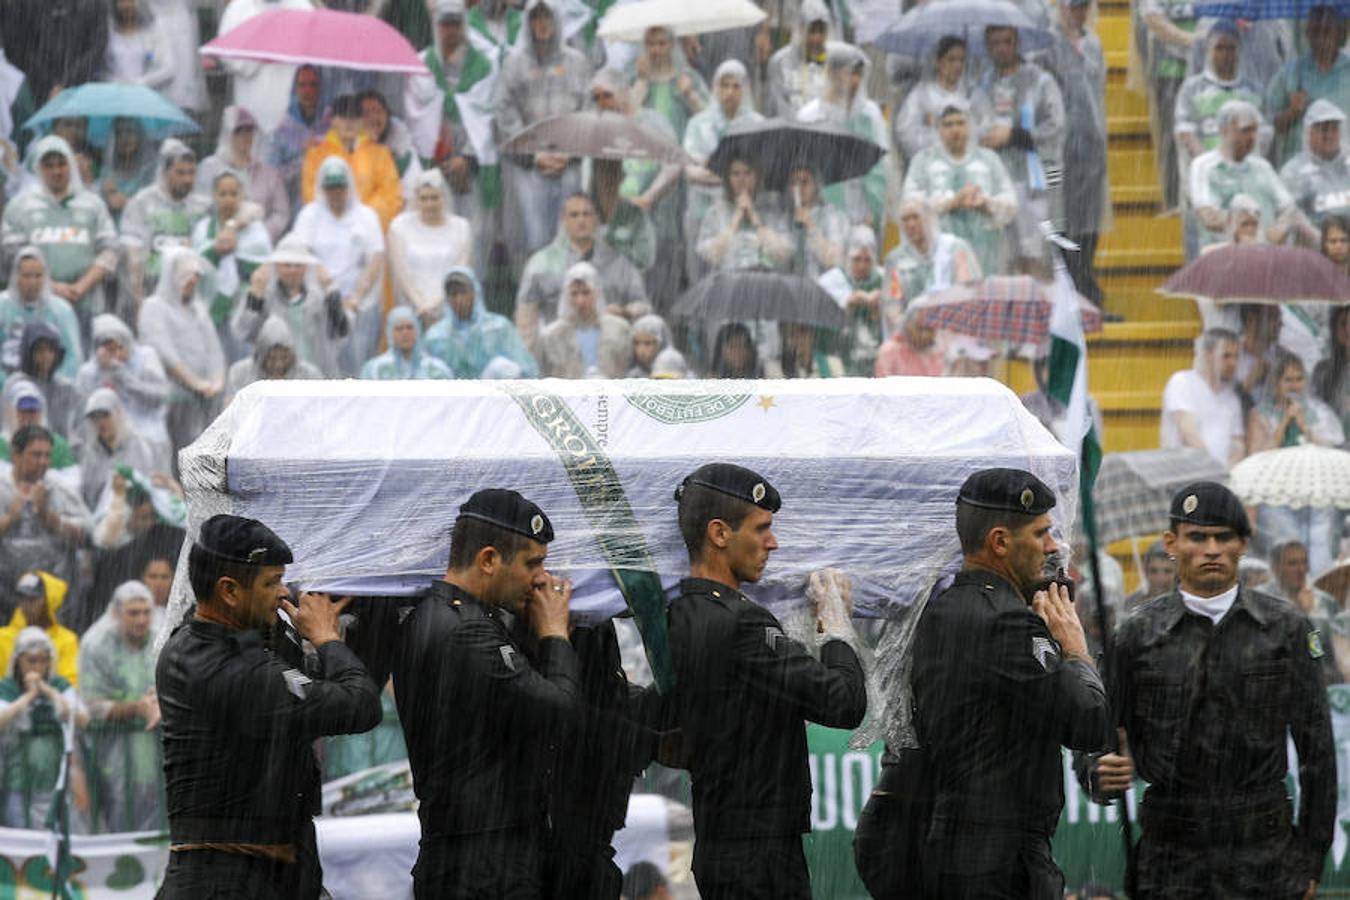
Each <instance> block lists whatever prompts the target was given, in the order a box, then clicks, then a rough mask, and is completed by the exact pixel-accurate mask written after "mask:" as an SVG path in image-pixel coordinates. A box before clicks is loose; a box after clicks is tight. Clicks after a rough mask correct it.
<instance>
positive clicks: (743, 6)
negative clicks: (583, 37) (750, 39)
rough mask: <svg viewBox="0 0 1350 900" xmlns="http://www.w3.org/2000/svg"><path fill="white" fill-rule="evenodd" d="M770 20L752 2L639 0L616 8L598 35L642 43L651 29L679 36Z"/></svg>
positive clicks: (606, 38) (605, 20) (610, 39)
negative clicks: (666, 30) (662, 30)
mask: <svg viewBox="0 0 1350 900" xmlns="http://www.w3.org/2000/svg"><path fill="white" fill-rule="evenodd" d="M767 17H768V14H767V13H765V12H764V10H762V9H760V8H759V7H758V6H756V5H755V4H754V3H752V2H750V0H638V2H636V3H621V4H619V5H617V6H612V7H610V9H609V12H607V13H605V15H604V18H602V19H601V20H600V27H599V29H598V31H597V34H599V35H600V37H602V38H604V39H605V40H607V41H640V40H642V38H643V35H645V34H646V33H647V29H648V28H669V29H671V30H672V31H674V32H675V34H676V36H678V37H685V36H687V35H691V34H706V33H708V32H710V31H728V30H730V29H732V28H746V27H749V26H751V25H758V24H759V23H760V22H763V21H764V20H765V19H766V18H767Z"/></svg>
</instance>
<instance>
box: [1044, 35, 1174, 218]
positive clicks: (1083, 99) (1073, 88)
mask: <svg viewBox="0 0 1350 900" xmlns="http://www.w3.org/2000/svg"><path fill="white" fill-rule="evenodd" d="M1054 36H1055V40H1054V43H1053V44H1052V45H1051V46H1050V50H1049V51H1048V53H1047V56H1046V57H1045V60H1046V63H1045V64H1046V67H1047V68H1048V69H1049V70H1050V71H1051V72H1052V73H1054V76H1055V79H1056V82H1057V84H1058V85H1059V89H1060V93H1061V95H1062V97H1063V100H1064V119H1065V129H1066V131H1065V134H1066V138H1065V141H1064V183H1063V186H1062V187H1061V189H1060V190H1061V191H1062V193H1063V197H1064V218H1065V226H1064V228H1065V231H1066V232H1067V233H1068V234H1070V235H1081V234H1095V233H1097V232H1099V231H1101V230H1102V224H1103V221H1104V220H1105V219H1106V218H1107V217H1109V215H1110V202H1109V201H1110V189H1109V188H1108V187H1107V181H1106V57H1105V55H1104V54H1103V52H1102V42H1101V39H1100V38H1098V37H1097V35H1096V34H1094V33H1093V32H1091V31H1088V30H1084V32H1083V34H1082V35H1080V36H1073V35H1070V34H1069V33H1068V32H1067V31H1066V30H1065V28H1064V26H1063V25H1062V24H1057V25H1056V26H1055V29H1054ZM1182 91H1183V93H1184V92H1185V88H1184V87H1183V88H1182ZM1179 105H1180V104H1178V106H1179ZM1180 118H1181V117H1180V114H1178V116H1177V121H1180Z"/></svg>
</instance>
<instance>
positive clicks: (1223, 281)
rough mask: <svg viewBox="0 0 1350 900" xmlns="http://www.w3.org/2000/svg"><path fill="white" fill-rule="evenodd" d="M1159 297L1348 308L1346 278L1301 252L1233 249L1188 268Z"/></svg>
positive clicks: (1253, 247) (1273, 248)
mask: <svg viewBox="0 0 1350 900" xmlns="http://www.w3.org/2000/svg"><path fill="white" fill-rule="evenodd" d="M1158 293H1160V294H1163V295H1164V296H1167V297H1184V298H1187V299H1207V300H1214V301H1216V302H1218V303H1289V302H1293V301H1299V302H1303V301H1309V300H1320V301H1324V302H1327V303H1350V278H1348V277H1346V274H1345V270H1344V269H1341V268H1339V267H1338V266H1337V265H1336V264H1335V263H1333V262H1332V261H1331V260H1329V259H1327V258H1326V257H1324V256H1322V255H1321V254H1320V253H1314V252H1313V251H1311V250H1304V249H1302V248H1301V247H1285V246H1282V245H1279V244H1231V245H1229V246H1227V247H1220V248H1218V249H1217V250H1211V251H1210V252H1209V253H1206V254H1204V255H1203V256H1200V257H1199V258H1198V259H1196V260H1195V261H1193V262H1191V263H1189V264H1187V265H1186V266H1185V267H1184V268H1183V269H1181V271H1179V272H1177V273H1175V274H1174V275H1173V276H1172V277H1171V278H1169V279H1167V283H1166V284H1164V285H1163V286H1162V287H1160V288H1158Z"/></svg>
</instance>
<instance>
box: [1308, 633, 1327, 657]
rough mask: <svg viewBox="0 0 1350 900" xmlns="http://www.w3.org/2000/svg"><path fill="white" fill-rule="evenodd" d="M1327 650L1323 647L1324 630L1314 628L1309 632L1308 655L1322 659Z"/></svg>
mask: <svg viewBox="0 0 1350 900" xmlns="http://www.w3.org/2000/svg"><path fill="white" fill-rule="evenodd" d="M1326 653H1327V651H1326V650H1325V649H1324V648H1323V647H1322V632H1320V631H1318V630H1317V629H1316V628H1314V629H1313V630H1312V631H1310V632H1308V655H1309V656H1311V657H1312V658H1313V659H1321V658H1322V657H1323V656H1326Z"/></svg>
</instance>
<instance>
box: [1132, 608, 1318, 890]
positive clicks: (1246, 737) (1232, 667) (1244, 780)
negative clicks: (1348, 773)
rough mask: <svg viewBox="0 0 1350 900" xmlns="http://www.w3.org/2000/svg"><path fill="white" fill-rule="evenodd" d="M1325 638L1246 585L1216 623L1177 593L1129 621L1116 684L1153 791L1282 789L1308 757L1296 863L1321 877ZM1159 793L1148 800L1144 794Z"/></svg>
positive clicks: (1176, 795)
mask: <svg viewBox="0 0 1350 900" xmlns="http://www.w3.org/2000/svg"><path fill="white" fill-rule="evenodd" d="M1321 642H1322V637H1321V635H1320V634H1319V633H1318V632H1317V629H1316V628H1315V627H1314V626H1313V625H1312V624H1311V623H1310V622H1309V621H1308V619H1307V618H1306V617H1305V616H1304V615H1303V614H1302V613H1301V612H1300V611H1299V610H1298V609H1297V608H1295V607H1294V606H1292V605H1291V604H1289V603H1287V602H1285V601H1284V600H1281V599H1278V598H1276V597H1271V596H1269V595H1267V594H1263V593H1260V592H1259V591H1251V590H1247V589H1245V588H1241V589H1239V590H1238V595H1237V599H1236V600H1235V601H1234V602H1233V607H1232V609H1230V610H1229V611H1228V613H1227V614H1226V615H1225V616H1224V617H1223V618H1222V619H1220V620H1219V623H1218V624H1217V625H1215V624H1213V622H1212V621H1211V620H1210V619H1209V618H1208V617H1207V616H1202V615H1197V614H1195V613H1192V612H1189V611H1188V610H1187V609H1186V607H1185V605H1184V604H1183V603H1182V600H1181V594H1180V593H1179V592H1177V591H1173V592H1172V593H1170V594H1165V595H1163V596H1161V597H1155V598H1154V599H1152V600H1150V601H1148V602H1147V603H1145V604H1143V605H1142V606H1140V607H1139V608H1138V609H1137V610H1136V611H1135V613H1134V614H1133V615H1132V616H1130V618H1128V619H1126V620H1125V621H1124V622H1122V623H1121V625H1120V628H1119V629H1118V630H1117V632H1116V639H1115V642H1114V645H1113V649H1112V654H1111V657H1110V659H1109V660H1108V661H1107V667H1106V679H1107V692H1108V694H1109V696H1110V698H1111V706H1112V709H1113V710H1114V714H1115V719H1116V724H1118V725H1120V726H1123V727H1124V728H1125V732H1126V737H1127V738H1128V740H1129V749H1130V753H1131V755H1132V756H1133V757H1134V764H1135V768H1136V770H1137V771H1138V774H1139V776H1140V777H1141V778H1143V779H1144V780H1145V781H1147V782H1148V783H1149V784H1150V788H1149V798H1150V799H1151V798H1152V797H1154V796H1155V794H1158V795H1161V796H1163V797H1166V798H1168V799H1169V800H1172V801H1181V802H1182V803H1183V804H1184V803H1193V804H1194V805H1195V807H1196V810H1197V812H1207V807H1213V806H1217V805H1230V806H1232V807H1238V806H1241V805H1243V804H1244V803H1247V802H1250V801H1253V800H1257V799H1259V798H1262V797H1269V796H1271V795H1272V794H1274V795H1277V796H1282V795H1283V794H1284V790H1285V788H1284V781H1285V775H1286V773H1287V771H1288V755H1287V741H1288V738H1289V737H1290V736H1292V737H1293V740H1294V747H1295V748H1296V749H1297V750H1298V759H1299V772H1298V775H1299V804H1298V806H1299V813H1298V822H1297V827H1296V834H1297V845H1298V852H1299V853H1300V855H1301V857H1302V858H1301V859H1300V860H1297V861H1291V864H1292V865H1293V867H1294V870H1295V871H1304V872H1306V873H1307V876H1308V878H1316V877H1318V875H1319V873H1320V872H1321V870H1322V863H1323V860H1324V858H1325V856H1326V852H1327V850H1328V849H1329V848H1330V847H1331V842H1332V837H1333V831H1334V828H1335V824H1336V792H1337V786H1336V755H1335V745H1334V741H1333V735H1332V731H1331V717H1330V713H1329V712H1328V707H1327V692H1326V688H1325V686H1324V684H1323V678H1322V672H1321V663H1320V657H1321V656H1322V654H1323V653H1324V648H1323V646H1322V643H1321ZM1148 802H1149V800H1148V799H1146V801H1145V803H1146V805H1147V803H1148Z"/></svg>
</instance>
